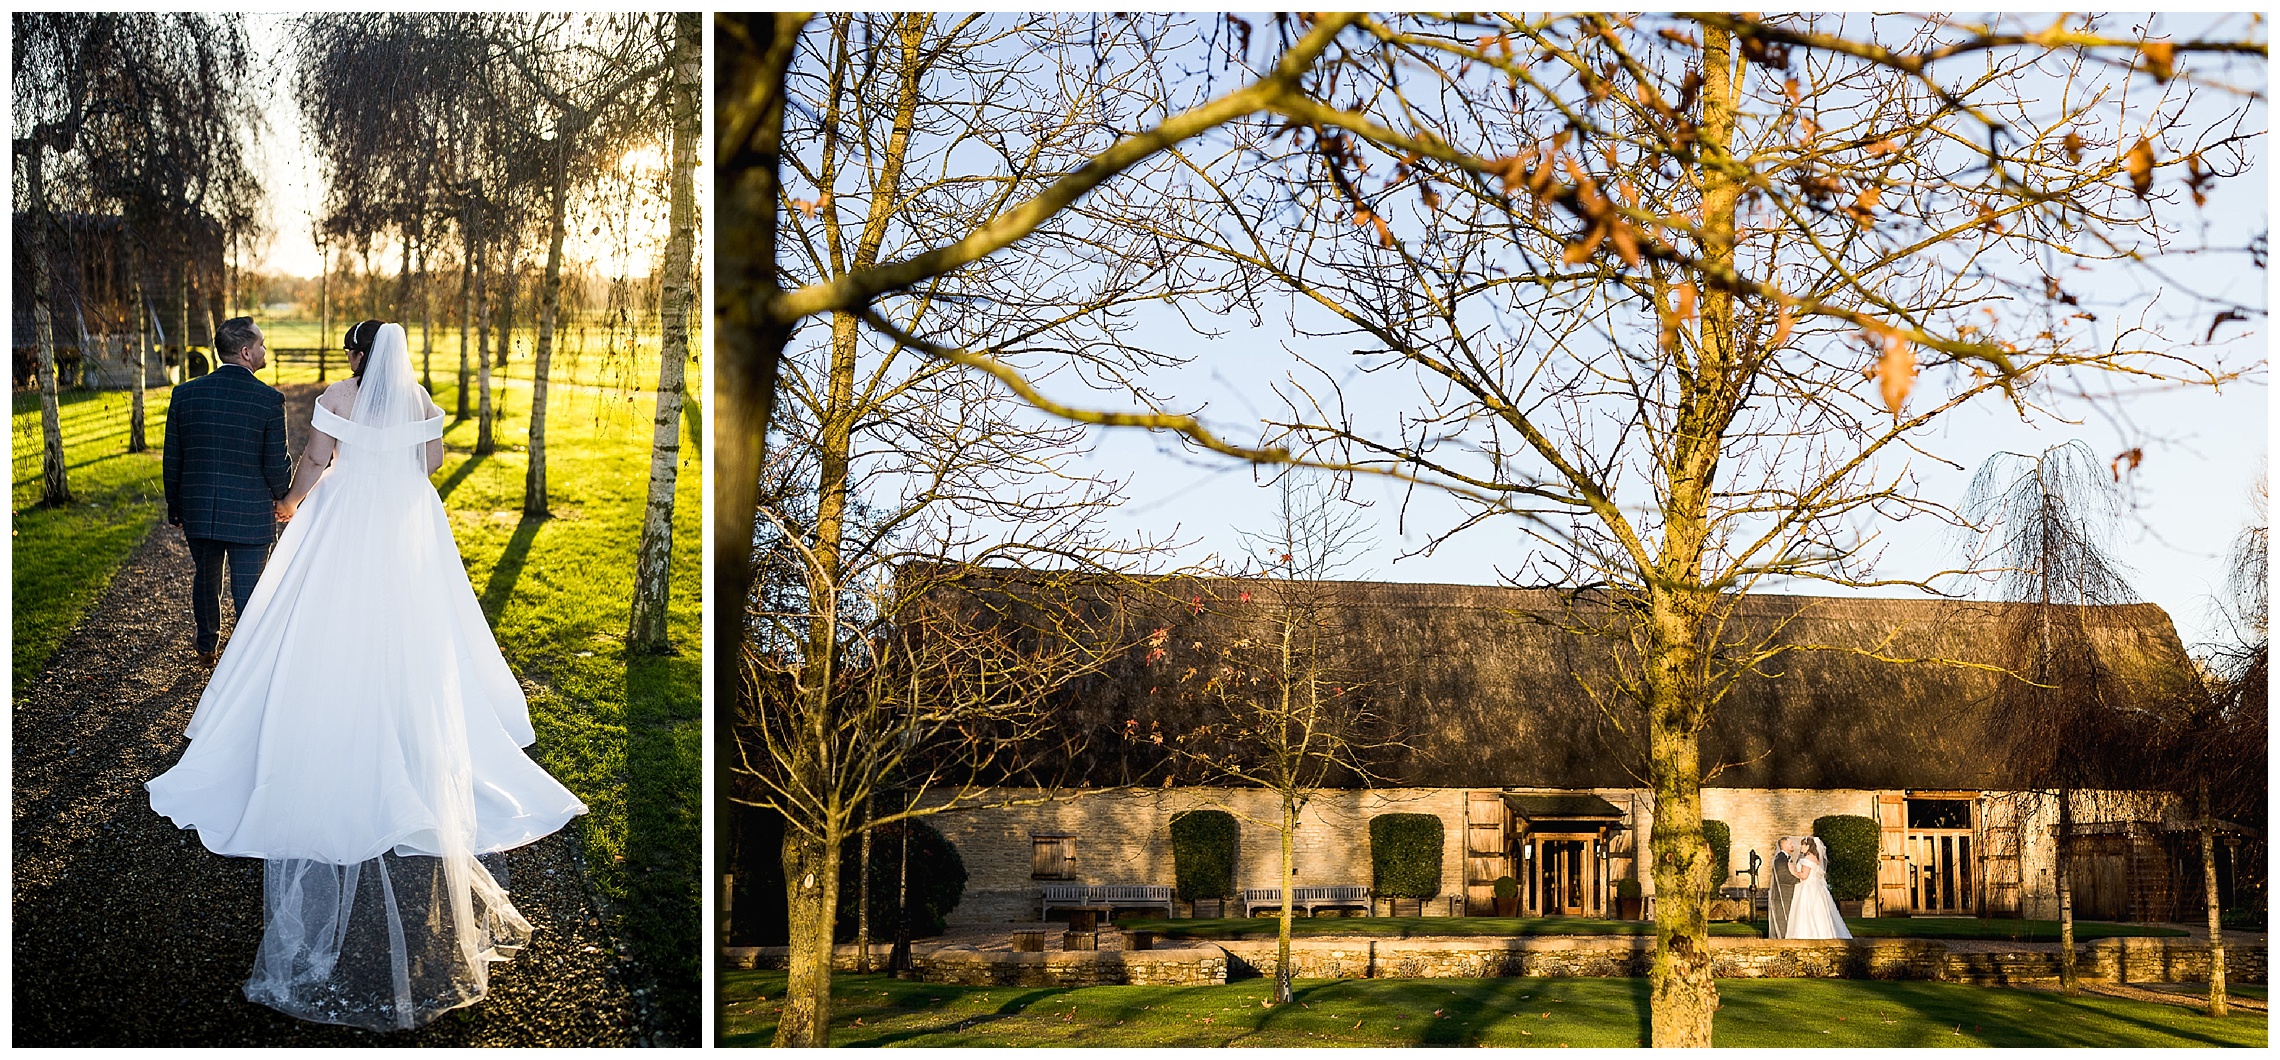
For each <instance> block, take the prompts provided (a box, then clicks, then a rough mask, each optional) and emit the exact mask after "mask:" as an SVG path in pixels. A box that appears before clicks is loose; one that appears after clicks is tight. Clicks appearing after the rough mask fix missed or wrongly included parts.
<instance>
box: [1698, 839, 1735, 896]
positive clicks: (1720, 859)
mask: <svg viewBox="0 0 2280 1060" xmlns="http://www.w3.org/2000/svg"><path fill="white" fill-rule="evenodd" d="M1702 839H1703V841H1704V842H1707V843H1709V844H1710V893H1711V894H1712V895H1716V894H1717V893H1718V888H1720V887H1724V886H1725V885H1726V878H1727V877H1728V876H1732V875H1733V874H1734V858H1733V853H1734V830H1733V829H1731V828H1728V827H1726V822H1724V821H1704V822H1702Z"/></svg>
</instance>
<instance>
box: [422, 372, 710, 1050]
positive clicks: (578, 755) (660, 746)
mask: <svg viewBox="0 0 2280 1060" xmlns="http://www.w3.org/2000/svg"><path fill="white" fill-rule="evenodd" d="M415 341H416V339H415ZM454 343H456V335H455V336H454ZM645 352H646V358H645V360H644V362H643V363H644V364H646V366H647V368H646V370H647V372H648V373H649V374H648V382H647V383H646V384H645V386H647V387H653V386H655V385H656V367H655V366H656V347H655V342H654V339H652V340H651V342H650V345H649V346H648V347H647V348H646V351H645ZM416 356H417V354H416V351H415V357H416ZM451 363H452V365H453V368H454V369H456V367H457V363H458V362H457V347H456V345H454V346H453V356H452V362H451ZM441 367H442V364H441V361H440V359H439V361H438V368H439V369H440V368H441ZM529 370H530V364H529V361H528V359H527V358H524V359H522V360H520V361H519V362H510V363H509V364H508V365H507V366H506V368H505V369H504V370H503V371H496V370H495V371H494V374H493V376H492V388H493V389H492V401H493V407H494V408H495V409H498V410H501V414H500V417H499V419H498V421H497V423H496V425H495V427H494V432H495V437H496V439H497V441H498V449H497V451H496V452H493V453H490V454H487V455H484V456H476V455H474V451H473V450H474V445H475V433H476V424H475V421H474V419H473V418H472V417H470V418H469V419H467V420H464V421H460V422H457V423H453V424H451V425H450V426H449V427H448V428H447V429H446V431H445V433H444V445H445V448H446V453H445V456H444V463H443V467H442V468H441V469H440V470H438V471H437V473H436V476H435V480H436V487H437V490H438V492H440V493H442V494H443V495H444V498H445V505H446V507H447V508H448V509H449V512H450V518H451V527H452V533H453V534H454V535H455V536H456V537H457V538H458V540H459V551H460V555H461V556H462V558H464V559H465V561H466V563H467V574H468V577H469V579H470V580H471V581H472V582H473V583H474V586H475V592H476V596H477V597H478V599H480V600H481V602H482V605H483V611H484V614H486V615H488V616H489V617H490V619H491V624H492V629H493V631H494V633H495V634H496V635H497V637H498V639H499V646H500V648H501V649H502V650H503V651H504V652H505V654H506V656H507V659H508V661H509V662H510V663H512V664H513V665H514V668H515V671H516V673H517V674H519V675H521V676H522V678H523V679H524V683H525V686H526V687H530V688H532V691H531V695H530V709H531V721H532V724H533V725H534V726H535V727H536V729H537V730H538V743H537V745H536V746H534V747H533V748H532V754H533V756H534V757H535V758H536V759H537V760H538V761H539V763H540V764H542V765H544V766H545V767H546V768H547V770H548V772H551V773H553V774H554V775H555V776H556V777H558V778H560V779H561V781H562V782H563V783H564V784H565V785H567V786H568V787H569V788H570V790H572V791H574V792H576V793H577V794H578V796H579V797H580V798H582V799H584V800H585V801H586V804H587V806H588V807H590V809H591V812H589V813H587V814H586V815H585V816H582V817H580V818H578V819H577V828H578V830H579V834H580V838H581V840H582V841H583V843H584V847H585V854H586V860H587V862H588V867H589V869H590V871H591V875H592V878H593V879H594V881H595V883H596V884H597V885H598V886H599V888H600V889H601V891H602V893H603V895H604V896H605V897H606V898H607V899H608V901H609V902H610V904H611V905H612V906H613V907H614V910H615V912H616V913H617V915H618V916H619V917H620V918H621V920H622V925H623V928H624V934H625V937H627V938H628V939H629V940H630V941H631V942H632V943H633V944H634V946H635V947H636V954H635V956H636V958H637V959H639V960H641V961H643V962H644V963H646V964H648V965H649V966H650V967H651V969H652V970H653V971H654V972H655V974H656V975H657V981H658V986H659V990H660V992H661V993H662V995H663V996H662V997H661V998H659V999H658V1001H659V1004H660V1005H662V1006H663V1007H664V1009H665V1011H666V1012H667V1013H668V1014H669V1015H668V1019H669V1020H670V1021H671V1022H672V1023H673V1025H675V1026H676V1027H677V1028H679V1030H680V1032H681V1033H682V1034H683V1036H684V1037H687V1036H689V1035H693V1034H694V1033H695V1026H696V1010H697V945H698V937H699V930H698V894H699V890H698V879H697V877H698V872H699V867H700V861H699V846H698V843H699V835H700V829H699V827H698V826H699V820H700V816H701V814H702V808H703V782H702V777H703V767H702V762H703V750H704V740H703V693H702V689H701V687H700V684H701V678H702V672H703V671H702V660H703V654H702V650H703V646H702V643H701V633H702V626H701V612H700V603H699V600H698V590H699V588H700V586H699V583H698V572H699V570H700V553H701V549H702V538H701V536H700V535H701V531H700V527H701V525H702V521H701V520H702V511H703V508H702V506H703V489H702V482H701V478H702V476H701V474H700V467H699V460H698V457H699V452H700V451H699V447H698V441H697V439H696V438H695V437H693V436H691V435H690V434H689V433H688V432H687V430H686V427H687V424H688V422H689V421H688V420H687V419H684V420H683V425H684V432H683V438H682V443H681V445H682V448H681V454H682V459H683V461H684V463H683V464H682V467H681V474H680V480H679V483H678V490H677V496H676V500H675V503H674V524H673V525H674V534H673V579H672V593H673V597H672V608H671V622H670V627H671V636H672V642H673V645H674V648H675V650H676V652H677V654H674V655H670V656H664V657H633V658H629V657H628V656H627V655H626V652H625V631H626V623H627V621H628V618H629V612H630V609H631V606H632V600H633V564H634V557H635V553H636V550H637V549H638V547H639V544H640V539H641V515H642V512H643V509H644V507H645V506H646V504H647V501H648V489H649V443H650V417H651V415H652V413H653V411H654V409H655V400H656V399H655V397H654V396H653V395H652V394H651V393H650V392H649V390H647V389H643V390H640V391H637V392H636V391H618V390H610V389H601V388H595V387H585V386H576V385H556V386H553V387H551V388H550V390H549V397H548V406H549V407H548V416H547V479H548V507H549V509H550V511H551V512H552V517H551V518H545V519H526V518H524V517H523V515H522V501H523V475H524V473H525V471H526V469H527V468H528V467H529V452H528V447H527V444H526V440H527V436H528V431H529V420H528V416H529V412H530V382H529V378H530V376H529ZM453 387H454V382H453V381H452V379H451V377H450V375H448V374H446V373H444V372H442V371H438V373H437V375H436V394H435V398H436V403H437V404H439V405H441V406H443V408H444V409H445V410H446V411H447V412H449V411H450V410H452V409H453V408H454V407H455V405H456V401H457V396H456V394H455V392H454V389H453ZM472 404H473V403H472V402H470V406H471V407H472Z"/></svg>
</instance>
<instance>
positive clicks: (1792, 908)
mask: <svg viewBox="0 0 2280 1060" xmlns="http://www.w3.org/2000/svg"><path fill="white" fill-rule="evenodd" d="M1797 842H1798V847H1799V850H1800V851H1801V853H1800V855H1799V856H1798V857H1797V858H1796V860H1794V861H1792V862H1790V871H1791V872H1793V873H1795V874H1796V876H1797V889H1796V890H1795V891H1794V892H1792V893H1791V894H1790V896H1789V928H1788V931H1787V933H1786V934H1784V935H1783V936H1782V937H1783V938H1791V939H1849V938H1851V937H1852V929H1850V928H1847V927H1846V926H1845V918H1844V915H1843V914H1842V913H1840V912H1839V911H1838V909H1837V900H1836V898H1835V897H1833V896H1832V895H1830V893H1829V848H1828V847H1827V846H1825V845H1823V844H1822V843H1821V840H1820V837H1818V836H1800V837H1798V841H1797Z"/></svg>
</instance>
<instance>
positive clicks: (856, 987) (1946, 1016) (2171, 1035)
mask: <svg viewBox="0 0 2280 1060" xmlns="http://www.w3.org/2000/svg"><path fill="white" fill-rule="evenodd" d="M832 981H833V985H834V993H835V995H836V998H837V1009H836V1011H835V1013H834V1015H833V1018H832V1044H833V1045H837V1046H866V1045H868V1046H883V1045H916V1046H965V1047H989V1046H1048V1047H1085V1046H1109V1047H1136V1046H1182V1047H1211V1046H1228V1045H1251V1046H1276V1047H1320V1046H1376V1047H1388V1046H1420V1045H1424V1046H1503V1047H1509V1046H1531V1045H1534V1046H1547V1047H1557V1046H1579V1047H1581V1046H1599V1047H1624V1048H1628V1047H1636V1046H1639V1045H1642V1044H1644V1040H1645V1038H1646V1034H1647V982H1646V980H1644V979H1543V978H1515V979H1332V980H1301V981H1300V982H1299V984H1298V990H1297V995H1298V1003H1297V1004H1294V1005H1289V1006H1284V1007H1281V1008H1276V1009H1270V1008H1265V1007H1263V1006H1262V1004H1261V1003H1262V1002H1263V1001H1264V1000H1265V999H1266V997H1267V995H1268V992H1269V990H1270V988H1271V985H1272V984H1271V983H1269V982H1268V981H1266V980H1259V979H1254V980H1250V981H1246V982H1237V983H1231V984H1228V985H1226V986H1186V987H1169V986H1094V987H1076V988H1061V987H961V986H944V985H941V984H935V983H914V982H904V981H900V980H895V979H889V978H886V977H884V976H877V975H862V976H858V975H840V976H835V977H833V980H832ZM722 990H723V1000H724V1001H725V1002H726V1004H727V1009H728V1020H727V1025H726V1026H725V1027H724V1028H723V1033H722V1035H721V1039H720V1044H722V1045H765V1044H767V1041H768V1038H769V1036H770V1035H772V1034H773V1033H774V1032H775V1015H774V1006H775V1004H776V1003H777V1002H779V1001H780V1000H781V999H782V997H783V992H784V973H782V972H754V971H732V972H728V973H726V976H725V982H724V983H723V986H722ZM1718 991H1719V995H1720V997H1721V999H1722V1001H1723V1004H1722V1007H1721V1008H1720V1010H1719V1012H1718V1016H1717V1026H1716V1032H1715V1033H1716V1038H1717V1043H1718V1044H1719V1045H1722V1046H1740V1047H1771V1046H1842V1047H1855V1048H1869V1047H1881V1048H1909V1047H1922V1046H1955V1045H1978V1046H1988V1045H1995V1046H2046V1047H2097V1046H2247V1047H2255V1048H2261V1047H2263V1046H2264V1045H2265V1041H2266V1027H2265V1019H2264V1017H2263V1016H2262V1015H2260V1014H2259V1015H2235V1016H2231V1017H2228V1018H2226V1019H2224V1020H2221V1021H2219V1020H2211V1019H2208V1018H2207V1017H2204V1016H2200V1015H2197V1014H2195V1013H2194V1012H2192V1011H2190V1010H2188V1009H2184V1008H2179V1007H2176V1006H2172V1005H2161V1004H2155V1003H2152V1002H2140V1001H2123V1000H2119V999H2113V998H2101V997H2080V998H2068V997H2063V996H2061V995H2059V994H2057V993H2046V992H2041V991H2031V990H2011V989H2003V988H1996V987H1975V986H1966V985H1962V984H1958V983H1892V982H1867V981H1856V980H1845V979H1758V980H1725V981H1722V982H1720V983H1719V984H1718Z"/></svg>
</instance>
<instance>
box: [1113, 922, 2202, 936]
mask: <svg viewBox="0 0 2280 1060" xmlns="http://www.w3.org/2000/svg"><path fill="white" fill-rule="evenodd" d="M1275 919H1276V918H1274V917H1271V916H1260V917H1252V918H1249V919H1244V918H1241V917H1231V918H1227V919H1221V920H1160V919H1121V920H1118V921H1117V923H1118V924H1119V925H1120V926H1123V927H1127V928H1138V929H1146V930H1151V931H1155V932H1157V933H1158V934H1160V935H1162V936H1164V937H1166V938H1188V939H1212V940H1217V941H1228V940H1233V939H1271V938H1274V937H1275V931H1276V923H1275ZM1845 924H1846V925H1847V926H1848V927H1850V928H1851V930H1852V933H1853V936H1854V937H1855V938H1927V939H1993V940H1999V941H2010V942H2056V941H2058V922H2057V921H2055V920H2001V919H1986V920H1971V919H1945V918H1930V917H1883V918H1877V919H1869V920H1862V919H1858V918H1851V917H1848V918H1846V920H1845ZM1654 932H1655V926H1654V924H1653V923H1652V922H1649V921H1644V920H1593V919H1589V918H1586V917H1486V916H1466V917H1433V916H1428V917H1414V916H1400V917H1393V916H1377V917H1299V918H1296V919H1294V920H1293V921H1292V922H1291V934H1292V935H1293V936H1294V937H1300V936H1326V935H1345V936H1354V937H1362V938H1431V937H1452V936H1453V937H1473V936H1492V937H1511V936H1516V935H1652V934H1654ZM1710 934H1712V935H1714V936H1718V937H1721V938H1763V937H1764V936H1765V926H1764V925H1763V924H1759V923H1748V924H1745V923H1735V922H1730V921H1720V922H1716V923H1712V924H1711V925H1710ZM2184 934H2186V933H2185V932H2183V931H2179V930H2177V929H2176V928H2168V927H2158V926H2155V925H2151V924H2106V923H2092V922H2089V921H2077V922H2076V923H2075V925H2074V937H2075V938H2076V939H2078V940H2087V939H2097V938H2111V937H2114V936H2117V935H2169V936H2182V935H2184Z"/></svg>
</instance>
